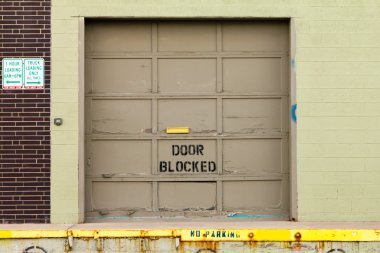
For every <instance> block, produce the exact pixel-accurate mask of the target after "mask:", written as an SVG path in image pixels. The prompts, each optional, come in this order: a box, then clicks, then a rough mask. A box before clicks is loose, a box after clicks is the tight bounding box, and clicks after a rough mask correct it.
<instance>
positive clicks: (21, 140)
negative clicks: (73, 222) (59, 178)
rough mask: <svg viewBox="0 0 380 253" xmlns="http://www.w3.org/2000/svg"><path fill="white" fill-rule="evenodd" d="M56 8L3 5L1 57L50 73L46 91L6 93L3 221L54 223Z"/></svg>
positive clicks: (0, 157)
mask: <svg viewBox="0 0 380 253" xmlns="http://www.w3.org/2000/svg"><path fill="white" fill-rule="evenodd" d="M50 4H51V3H50V0H40V1H23V0H9V1H0V57H1V58H27V57H34V58H39V57H41V58H44V59H45V73H46V75H45V89H44V90H38V91H37V90H24V91H22V90H18V91H14V90H2V89H0V223H49V222H50V46H51V45H50V36H51V33H50V10H51V6H50ZM0 69H1V63H0Z"/></svg>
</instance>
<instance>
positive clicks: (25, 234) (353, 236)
mask: <svg viewBox="0 0 380 253" xmlns="http://www.w3.org/2000/svg"><path fill="white" fill-rule="evenodd" d="M70 236H72V237H74V238H94V239H97V238H149V237H180V238H181V241H273V242H275V241H278V242H282V241H309V242H311V241H339V242H352V241H355V242H361V241H362V242H364V241H372V242H374V241H380V229H379V230H377V229H298V230H297V229H153V230H96V229H93V230H92V229H90V230H76V229H73V230H0V239H37V238H68V237H70Z"/></svg>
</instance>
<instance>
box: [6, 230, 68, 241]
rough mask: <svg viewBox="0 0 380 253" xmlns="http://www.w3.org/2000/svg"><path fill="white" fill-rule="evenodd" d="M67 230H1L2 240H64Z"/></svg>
mask: <svg viewBox="0 0 380 253" xmlns="http://www.w3.org/2000/svg"><path fill="white" fill-rule="evenodd" d="M63 237H67V230H0V239H31V238H33V239H34V238H63Z"/></svg>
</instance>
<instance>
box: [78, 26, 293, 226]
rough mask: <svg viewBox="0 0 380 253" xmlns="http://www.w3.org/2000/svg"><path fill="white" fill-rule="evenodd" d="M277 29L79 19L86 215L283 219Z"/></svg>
mask: <svg viewBox="0 0 380 253" xmlns="http://www.w3.org/2000/svg"><path fill="white" fill-rule="evenodd" d="M288 29H289V28H288V23H287V22H283V21H157V22H148V21H138V22H136V21H120V20H114V21H89V22H87V23H86V35H85V37H86V45H85V47H86V55H85V56H86V59H85V65H86V74H85V79H86V92H85V93H86V94H85V96H86V97H85V101H86V113H85V114H86V160H87V167H86V215H87V217H88V218H91V217H92V218H94V217H107V216H112V217H114V216H117V217H125V216H132V217H137V216H145V215H161V216H162V215H163V216H165V215H168V216H173V215H178V216H181V215H185V216H186V215H225V214H228V213H244V214H248V216H247V217H260V215H262V216H261V217H269V218H271V217H273V218H274V219H288V218H289V159H288V158H289V151H288V146H289V144H288V142H289V115H288V111H289V104H288V100H289V67H288V65H289V64H288V62H289V36H288V33H289V30H288ZM249 215H252V216H249ZM255 215H256V216H255Z"/></svg>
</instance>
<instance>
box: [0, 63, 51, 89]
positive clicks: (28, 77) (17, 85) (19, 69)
mask: <svg viewBox="0 0 380 253" xmlns="http://www.w3.org/2000/svg"><path fill="white" fill-rule="evenodd" d="M2 76H3V80H2V85H3V89H7V90H15V89H43V88H44V85H45V79H44V77H45V64H44V59H42V58H17V59H16V58H4V59H3V68H2Z"/></svg>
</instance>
